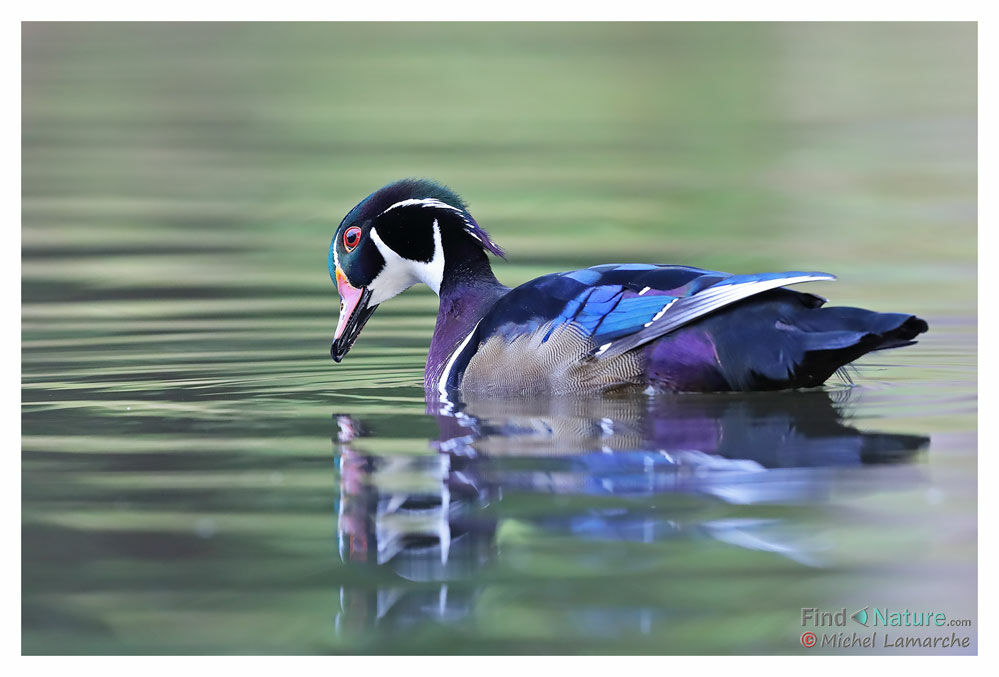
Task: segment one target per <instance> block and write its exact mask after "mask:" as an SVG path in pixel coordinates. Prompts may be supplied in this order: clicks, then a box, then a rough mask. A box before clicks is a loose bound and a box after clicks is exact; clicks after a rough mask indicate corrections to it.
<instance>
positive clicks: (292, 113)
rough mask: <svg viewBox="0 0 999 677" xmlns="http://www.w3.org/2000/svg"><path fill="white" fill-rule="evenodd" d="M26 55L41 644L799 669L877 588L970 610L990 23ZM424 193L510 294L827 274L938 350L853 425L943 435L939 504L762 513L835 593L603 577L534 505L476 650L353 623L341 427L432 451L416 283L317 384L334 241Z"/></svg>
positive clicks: (600, 30) (331, 311) (496, 580)
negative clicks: (814, 634)
mask: <svg viewBox="0 0 999 677" xmlns="http://www.w3.org/2000/svg"><path fill="white" fill-rule="evenodd" d="M22 40H23V65H22V70H23V89H22V153H23V155H22V212H23V217H22V228H21V240H22V328H21V331H22V400H23V404H22V431H23V432H22V446H23V451H22V553H23V554H22V596H23V603H22V648H23V650H24V651H25V652H26V653H66V652H71V653H75V652H79V653H122V652H123V653H136V652H138V653H147V652H154V653H178V652H195V653H202V652H209V653H214V652H221V653H230V652H253V653H256V652H264V653H269V652H279V653H284V652H295V653H298V652H357V651H360V652H369V651H370V652H418V653H424V652H432V653H436V652H443V653H455V652H482V651H485V652H522V651H556V652H642V653H688V652H695V653H697V652H709V653H743V652H749V653H755V652H795V651H803V649H801V647H800V645H797V644H796V643H797V635H796V634H794V630H795V628H796V627H797V625H796V613H797V608H798V607H801V606H805V605H809V604H815V605H816V606H823V605H826V606H832V607H834V608H839V606H840V605H841V604H842V605H847V603H848V601H849V602H859V603H861V604H860V605H861V606H863V604H865V603H868V602H864V600H865V599H869V598H870V597H871V595H872V594H873V593H875V592H877V593H879V594H881V595H882V599H885V598H887V599H891V600H893V601H894V602H896V603H898V604H900V605H904V604H910V605H915V604H917V603H920V604H923V603H926V604H931V603H932V604H937V605H938V606H941V607H945V608H946V609H947V610H951V609H953V610H954V613H955V615H956V616H964V617H972V618H973V617H975V614H976V606H975V597H976V583H975V578H976V574H977V566H976V556H977V551H976V543H975V540H976V526H975V520H976V469H975V464H976V447H975V434H976V426H977V423H976V391H977V377H976V368H977V354H976V347H975V344H976V340H977V320H976V307H977V297H976V293H977V292H976V278H977V269H976V180H977V167H976V162H977V158H976V144H977V138H976V106H977V89H976V79H977V72H976V49H977V40H976V29H975V26H974V25H973V24H797V23H786V24H626V23H625V24H532V25H521V24H460V23H458V24H392V23H388V24H159V25H153V24H127V23H124V24H75V25H73V24H25V25H24V27H23V33H22ZM405 176H423V177H431V178H435V179H437V180H440V181H443V182H445V183H447V184H449V185H451V186H452V187H453V188H455V189H456V190H458V191H459V192H460V193H461V194H462V195H464V196H465V197H466V198H467V200H468V201H469V203H470V206H471V211H472V213H473V214H474V215H475V217H476V219H477V220H478V221H479V222H480V223H481V224H482V225H483V226H484V227H486V228H487V229H488V230H489V231H490V233H491V234H492V235H493V237H494V239H496V240H497V241H498V242H499V243H500V244H501V245H502V246H503V247H504V248H505V249H506V250H507V252H508V258H509V262H508V263H498V264H497V266H496V270H497V274H498V276H499V277H500V279H501V280H502V281H504V282H505V283H506V284H510V285H513V284H517V283H520V282H523V281H526V280H528V279H531V278H532V277H535V276H537V275H539V274H542V273H545V272H550V271H552V270H564V269H571V268H578V267H583V266H587V265H594V264H599V263H607V262H626V261H654V262H662V263H685V264H690V265H697V266H701V267H704V268H710V269H718V270H727V271H731V272H755V271H770V270H795V269H797V270H825V271H829V272H832V273H835V274H837V275H838V276H839V278H840V279H839V281H837V282H835V283H817V284H814V285H810V287H809V291H814V292H816V293H819V294H822V295H826V296H830V297H831V298H833V299H834V300H835V301H836V302H837V303H840V304H845V305H860V306H867V307H873V308H878V309H882V310H891V311H904V312H912V313H915V314H919V315H920V316H922V317H924V318H926V319H928V320H929V321H930V324H931V327H932V331H931V333H930V334H929V335H928V336H927V337H926V340H925V341H923V342H921V343H920V344H919V345H918V346H915V347H913V348H909V349H906V350H905V351H899V352H897V353H893V354H891V355H880V356H877V357H874V356H871V357H869V358H866V359H865V361H862V362H861V364H860V367H859V374H858V376H857V377H856V379H857V381H858V383H859V384H860V388H859V391H858V392H859V397H858V398H856V399H857V401H858V402H859V404H858V405H857V406H856V407H855V410H856V411H855V415H856V420H855V424H856V425H858V426H859V427H861V428H865V429H872V430H879V431H893V432H902V433H913V434H924V435H930V436H931V437H932V440H933V444H932V446H931V448H930V450H929V452H928V453H927V454H926V455H925V456H924V457H923V458H922V459H921V460H920V462H919V466H918V467H919V469H920V472H921V473H923V474H924V478H925V479H926V481H925V482H919V483H917V484H916V485H912V484H905V485H904V486H902V487H900V488H899V489H898V490H895V491H888V490H882V489H878V490H876V491H871V492H868V493H863V492H861V493H860V495H856V494H851V493H850V492H845V493H844V494H843V495H834V496H831V497H830V499H829V500H830V503H829V504H823V505H822V506H821V507H815V506H811V507H807V508H802V507H801V506H798V507H795V506H776V507H774V506H772V507H770V508H767V509H765V510H764V513H765V514H766V515H768V516H773V515H774V514H779V515H780V516H782V518H785V519H788V520H790V521H792V522H793V523H794V524H796V525H797V526H798V527H799V528H800V529H802V530H804V531H805V532H808V531H810V530H811V531H821V532H822V533H823V534H824V537H825V538H826V540H827V541H828V542H829V543H830V544H832V545H831V546H830V547H831V549H832V553H831V555H830V560H829V561H830V562H831V564H830V565H829V566H828V567H826V568H818V569H816V568H809V567H803V566H801V565H800V564H798V563H795V562H793V561H790V560H788V559H786V558H781V557H779V556H776V555H774V554H772V553H760V552H754V551H752V550H746V549H740V548H737V547H732V546H726V545H722V544H720V543H718V542H713V541H707V542H705V541H698V540H696V539H693V540H689V541H683V542H682V543H679V544H678V543H675V542H670V543H658V544H655V545H653V546H649V547H647V548H645V549H641V548H636V546H634V545H629V546H628V547H627V548H624V549H623V550H622V551H621V552H620V553H619V554H617V555H614V556H611V555H607V554H606V550H607V548H606V544H605V545H604V547H603V549H602V550H593V551H592V552H591V550H589V549H588V548H590V547H592V548H596V547H597V546H595V545H594V546H585V545H582V544H580V543H579V542H576V541H574V540H572V539H563V540H558V539H554V540H552V539H551V538H550V537H548V536H546V535H545V534H544V533H542V532H540V531H538V530H536V529H534V528H533V527H530V526H528V522H529V520H526V519H523V518H524V517H525V516H529V515H531V514H534V513H538V514H544V513H546V512H547V511H551V510H554V509H556V508H557V505H553V504H550V503H544V502H542V503H541V504H538V503H536V502H533V503H532V502H529V501H525V502H524V504H523V505H520V506H519V507H518V504H517V503H516V502H514V503H512V505H513V507H514V508H516V509H513V510H512V514H511V515H510V516H508V517H507V518H505V520H504V521H503V526H502V528H501V529H500V531H499V539H500V544H501V546H502V549H503V551H504V553H505V558H502V559H500V560H499V563H498V564H497V565H495V566H494V567H492V568H490V569H488V570H487V571H486V572H485V573H482V574H481V577H480V579H479V580H477V581H475V585H477V586H479V588H480V589H481V590H483V592H482V594H481V595H480V596H479V598H478V602H477V604H476V606H475V609H474V611H473V612H472V613H473V615H472V617H471V619H472V620H471V621H469V622H466V623H463V624H460V625H458V626H457V627H455V626H453V625H451V626H448V625H437V624H432V623H427V624H425V625H421V626H419V627H416V628H414V629H411V630H410V631H408V632H389V631H387V630H386V631H382V630H378V629H374V630H371V631H369V632H366V633H364V634H361V635H356V636H345V635H343V634H338V633H336V632H334V629H333V625H332V620H331V619H332V617H333V615H334V612H333V609H334V607H335V606H336V600H337V589H338V587H339V586H342V585H343V584H344V581H352V582H353V583H355V584H357V585H366V584H368V583H369V582H370V581H369V579H368V578H365V577H366V576H369V574H362V573H357V572H355V571H354V570H352V569H350V568H349V567H346V566H345V565H344V564H343V563H342V562H341V561H340V559H339V557H338V556H337V551H336V546H335V539H336V524H337V522H336V513H335V511H336V505H337V491H338V485H339V479H338V476H337V471H336V469H335V467H334V463H333V461H334V457H335V455H336V453H337V446H336V444H335V443H331V438H335V437H336V426H335V424H334V423H333V421H332V419H331V415H332V414H335V413H348V414H351V415H353V416H356V417H359V418H360V419H362V420H365V421H366V422H367V424H368V425H369V426H370V427H371V428H372V429H373V430H374V431H375V433H374V434H373V435H372V436H370V437H368V438H367V439H366V440H365V449H366V450H367V451H370V452H371V453H375V454H387V455H392V454H430V453H433V452H432V451H431V449H430V447H429V445H428V440H432V439H434V438H435V437H436V435H437V425H436V423H435V422H434V420H433V419H432V418H430V417H428V416H426V415H425V413H424V403H423V392H422V387H421V384H422V370H423V359H424V357H425V354H426V348H427V346H428V344H429V340H430V334H431V332H432V328H433V323H434V313H435V310H436V298H435V297H434V296H433V294H432V293H431V292H430V291H429V290H427V289H425V288H423V289H414V290H412V291H410V292H407V293H406V294H405V295H403V296H402V297H400V298H398V299H396V300H394V301H392V302H391V303H389V304H386V305H385V306H384V307H383V308H381V309H380V310H379V311H378V313H377V314H376V315H375V317H374V318H373V319H372V320H371V322H370V323H369V324H368V327H367V328H366V329H365V331H364V333H363V335H362V337H361V339H360V340H359V341H358V343H357V345H356V346H355V348H354V350H353V351H352V352H351V353H350V355H349V357H348V359H347V360H346V361H345V362H344V363H343V364H341V365H337V366H335V365H333V363H332V362H331V361H330V359H329V355H328V349H329V340H330V337H331V333H332V330H333V327H334V325H335V321H336V312H337V304H338V302H337V298H336V294H335V291H334V287H333V285H332V284H331V282H330V280H329V277H328V274H327V271H326V250H327V247H328V244H329V238H330V234H331V233H332V231H333V229H334V228H335V227H336V225H337V223H338V222H339V220H340V219H341V218H342V216H343V214H344V213H346V211H347V210H348V209H349V208H350V207H351V206H353V205H354V204H355V203H356V202H357V201H358V200H359V199H360V198H362V197H364V196H365V195H367V194H368V193H369V192H371V191H372V190H374V189H375V188H377V187H379V186H381V185H383V184H385V183H387V182H389V181H392V180H394V179H397V178H400V177H405ZM910 469H911V468H910ZM877 472H879V473H882V474H884V473H888V475H887V479H888V481H889V482H890V481H891V478H892V477H893V476H892V475H891V474H890V473H889V472H888V471H887V470H879V471H877ZM867 477H868V476H867V475H865V476H863V477H853V476H850V477H847V478H846V479H845V480H844V482H845V486H847V487H852V486H854V485H860V486H863V484H864V482H865V481H866V479H865V478H867ZM837 486H840V485H837ZM664 500H667V502H669V499H664ZM676 500H682V501H690V500H691V499H689V498H686V499H676ZM695 503H696V505H697V507H698V509H702V510H706V511H708V513H710V514H714V513H715V512H719V511H720V512H721V513H722V514H727V513H728V512H729V511H732V510H734V508H724V507H718V506H717V505H715V504H713V503H708V502H695ZM756 510H759V509H756ZM753 514H755V513H753ZM597 552H599V553H603V554H601V555H599V557H598V559H597V560H596V563H594V560H592V559H591V558H588V555H593V554H594V553H597ZM372 580H373V579H372ZM559 581H561V583H558V582H559ZM371 584H372V585H374V583H373V582H372V583H371ZM559 585H561V586H563V587H559ZM553 586H555V589H556V590H558V591H559V594H554V593H553V595H552V596H546V595H544V594H542V593H543V592H544V591H546V590H548V591H550V590H552V589H553ZM649 598H652V599H654V600H656V603H657V605H658V607H659V608H661V609H664V610H667V611H668V612H669V614H671V618H672V622H671V623H668V624H666V625H665V626H663V628H662V629H661V630H659V629H657V630H656V631H655V632H653V633H652V634H651V635H637V634H629V633H623V634H620V635H601V636H596V637H595V636H593V635H592V634H587V633H586V632H582V631H580V630H579V629H578V628H576V627H575V626H573V625H572V624H571V623H569V622H568V619H571V618H573V617H574V616H575V615H576V612H577V611H579V609H581V608H584V607H586V608H593V607H599V608H608V607H614V606H615V605H617V606H621V607H625V608H626V607H628V606H629V605H634V604H635V603H637V600H642V599H649ZM806 603H807V604H806ZM886 603H887V602H886ZM677 619H680V620H677ZM799 632H800V628H799Z"/></svg>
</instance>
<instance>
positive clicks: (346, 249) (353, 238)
mask: <svg viewBox="0 0 999 677" xmlns="http://www.w3.org/2000/svg"><path fill="white" fill-rule="evenodd" d="M487 251H488V252H491V253H493V254H495V255H497V256H503V252H502V250H501V249H500V248H499V247H498V246H497V245H496V244H495V243H494V242H493V241H492V240H491V239H490V238H489V235H488V234H487V233H486V231H485V230H483V229H482V228H480V227H479V225H478V224H477V223H476V222H475V220H474V219H473V218H472V215H471V214H469V213H468V210H467V208H466V205H465V203H464V202H463V201H462V199H461V198H460V197H458V195H457V194H455V193H454V192H453V191H451V190H449V189H448V188H446V187H444V186H442V185H440V184H437V183H434V182H432V181H426V180H416V179H406V180H403V181H397V182H396V183H392V184H389V185H388V186H385V187H384V188H381V189H380V190H377V191H375V192H374V193H372V194H371V195H369V196H368V197H366V198H364V200H362V201H361V202H360V203H358V205H357V206H356V207H354V208H353V209H351V210H350V212H349V213H348V214H347V216H345V217H344V219H343V221H341V222H340V225H339V226H338V227H337V229H336V233H334V235H333V241H332V242H331V243H330V250H329V261H328V265H329V272H330V277H331V278H332V279H333V281H334V282H335V283H336V286H337V291H338V292H339V293H340V319H339V321H338V322H337V326H336V332H335V334H334V335H333V344H332V345H331V346H330V355H331V356H332V357H333V360H334V361H336V362H339V361H340V360H342V359H343V357H344V355H346V354H347V351H349V350H350V348H351V346H352V345H353V344H354V341H355V340H356V339H357V336H358V335H359V334H360V333H361V329H363V328H364V324H365V323H366V322H367V321H368V319H369V318H370V317H371V315H372V314H373V313H374V312H375V309H376V308H377V307H378V305H379V304H381V303H382V302H384V301H387V300H389V299H390V298H392V297H393V296H396V295H397V294H400V293H402V292H404V291H405V290H407V289H409V288H410V287H412V286H413V285H414V284H417V283H419V282H423V283H424V284H426V285H427V286H429V287H430V288H431V289H433V290H434V292H435V293H437V294H440V292H441V286H442V285H443V284H445V281H446V280H447V279H449V278H453V277H454V276H456V275H461V274H462V272H470V273H474V271H475V270H476V269H477V268H480V267H481V266H482V265H484V266H485V269H486V270H488V269H489V263H488V260H487V257H486V254H485V252H487ZM490 275H491V272H490Z"/></svg>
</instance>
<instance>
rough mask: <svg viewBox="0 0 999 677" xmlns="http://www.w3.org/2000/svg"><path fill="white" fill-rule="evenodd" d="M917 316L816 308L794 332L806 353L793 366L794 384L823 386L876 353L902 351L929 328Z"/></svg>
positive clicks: (801, 316)
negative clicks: (891, 350) (834, 375)
mask: <svg viewBox="0 0 999 677" xmlns="http://www.w3.org/2000/svg"><path fill="white" fill-rule="evenodd" d="M928 328H929V327H928V325H927V324H926V322H925V321H924V320H922V319H920V318H918V317H916V316H914V315H905V314H901V313H876V312H873V311H870V310H864V309H863V308H844V307H840V308H835V307H834V308H816V309H814V310H808V311H805V312H802V313H800V314H798V315H797V317H795V319H794V325H793V326H789V327H788V329H789V330H790V331H791V332H801V336H800V338H801V340H802V344H801V345H802V348H803V354H802V356H801V358H800V360H799V361H798V363H797V364H796V365H795V366H794V367H793V376H792V380H793V385H794V386H796V387H810V386H816V385H821V384H822V383H824V382H825V380H826V379H828V378H829V377H830V376H831V375H832V374H833V373H834V372H835V371H836V370H837V369H839V368H840V367H842V366H844V365H846V364H848V363H850V362H853V361H854V360H856V359H857V358H859V357H860V356H862V355H865V354H867V353H869V352H871V351H874V350H887V349H889V348H901V347H902V346H908V345H912V344H913V343H915V341H914V340H913V339H914V338H915V337H916V336H918V335H919V334H922V333H923V332H925V331H926V330H927V329H928Z"/></svg>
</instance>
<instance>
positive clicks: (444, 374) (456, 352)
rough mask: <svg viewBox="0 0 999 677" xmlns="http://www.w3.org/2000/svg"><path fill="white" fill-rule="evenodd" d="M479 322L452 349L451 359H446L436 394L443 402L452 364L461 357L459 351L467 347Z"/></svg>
mask: <svg viewBox="0 0 999 677" xmlns="http://www.w3.org/2000/svg"><path fill="white" fill-rule="evenodd" d="M481 322H482V320H479V321H478V322H476V323H475V326H474V327H472V331H470V332H468V336H466V337H465V340H463V341H462V342H461V343H459V344H458V347H457V348H455V349H454V352H453V353H451V357H450V358H449V359H448V361H447V365H445V367H444V371H443V372H441V378H440V381H438V382H437V392H439V393H440V394H441V397H443V398H444V399H445V400H446V399H447V380H448V379H449V378H450V377H451V370H452V369H453V368H454V362H455V360H457V359H458V356H459V355H461V351H463V350H464V349H465V346H467V345H468V342H469V340H471V338H472V335H473V334H474V333H475V330H476V329H478V328H479V324H480V323H481Z"/></svg>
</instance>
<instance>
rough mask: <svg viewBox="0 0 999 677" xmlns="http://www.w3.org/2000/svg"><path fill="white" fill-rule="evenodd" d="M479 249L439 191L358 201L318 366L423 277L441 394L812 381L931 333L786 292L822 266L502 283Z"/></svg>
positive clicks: (482, 241) (345, 227)
mask: <svg viewBox="0 0 999 677" xmlns="http://www.w3.org/2000/svg"><path fill="white" fill-rule="evenodd" d="M490 256H493V257H499V258H503V259H505V254H504V252H503V250H502V249H501V248H500V247H499V245H497V244H496V243H495V242H494V241H493V239H492V238H491V237H490V235H489V234H488V233H487V232H486V230H485V229H484V228H482V227H481V226H480V225H479V224H478V223H477V222H476V220H475V219H474V218H473V217H472V215H471V213H469V210H468V205H467V204H466V202H465V201H464V200H463V199H462V198H461V197H460V196H459V195H458V194H457V193H455V192H454V191H453V190H451V189H450V188H448V187H446V186H444V185H443V184H440V183H438V182H435V181H431V180H427V179H403V180H400V181H396V182H394V183H391V184H389V185H386V186H384V187H382V188H380V189H378V190H376V191H375V192H373V193H371V194H370V195H368V196H367V197H366V198H364V199H363V200H361V201H360V202H359V203H358V204H357V205H356V206H354V208H353V209H351V210H350V211H349V212H348V213H347V215H346V216H345V217H344V218H343V220H342V221H341V222H340V225H339V226H338V227H337V229H336V231H335V233H334V235H333V239H332V241H331V243H330V247H329V256H328V262H327V265H328V268H329V274H330V278H331V279H332V280H333V282H334V283H335V284H336V287H337V291H338V293H339V296H340V314H339V319H338V321H337V325H336V330H335V332H334V336H333V341H332V344H331V346H330V355H331V357H332V358H333V360H334V361H335V362H337V363H339V362H341V361H342V360H343V359H344V356H345V355H346V354H347V353H348V351H349V350H350V349H351V347H352V346H353V345H354V343H355V341H356V340H357V338H358V336H359V335H360V333H361V330H362V329H363V328H364V326H365V324H366V323H367V322H368V320H369V319H370V318H371V316H372V314H373V313H374V312H375V310H376V309H377V308H378V306H380V305H381V304H382V303H384V302H386V301H388V300H390V299H392V298H393V297H395V296H397V295H398V294H400V293H402V292H403V291H405V290H407V289H409V288H410V287H412V286H414V285H416V284H420V283H422V284H425V285H427V286H428V287H430V288H431V289H432V290H433V291H434V292H435V293H436V294H437V296H438V297H439V299H440V305H439V308H438V312H437V322H436V324H435V327H434V332H433V336H432V338H431V341H430V347H429V351H428V353H427V360H426V369H425V371H424V388H425V390H426V391H427V393H428V395H430V394H433V395H434V396H440V397H443V398H447V397H448V396H449V395H454V394H457V395H461V394H462V393H469V394H471V393H474V394H477V395H480V396H481V395H486V396H526V395H569V394H601V393H609V392H616V391H619V390H623V389H630V388H637V389H639V390H642V391H646V392H649V393H654V392H730V391H755V390H783V389H800V388H815V387H819V386H822V385H823V384H824V383H825V382H826V381H827V380H828V379H829V378H830V377H831V376H832V375H833V374H835V373H836V372H838V371H839V372H841V373H842V370H843V368H844V367H845V366H846V365H849V364H850V363H851V362H853V361H855V360H857V359H858V358H860V357H861V356H863V355H865V354H867V353H869V352H871V351H875V350H884V349H889V348H899V347H903V346H908V345H911V344H913V343H915V340H914V339H915V338H916V337H917V336H918V335H919V334H921V333H923V332H925V331H927V329H928V325H927V323H926V322H925V321H924V320H922V319H920V318H919V317H916V316H915V315H911V314H905V313H881V312H876V311H872V310H866V309H863V308H853V307H845V306H827V305H826V302H827V301H826V299H824V298H822V297H821V296H817V295H815V294H811V293H808V292H802V291H796V290H792V289H788V288H787V287H788V286H790V285H797V284H800V283H805V282H813V281H824V280H834V279H835V276H833V275H830V274H828V273H823V272H809V271H787V272H770V273H751V274H730V273H723V272H718V271H713V270H705V269H701V268H696V267H691V266H684V265H668V264H649V263H618V264H604V265H598V266H593V267H590V268H582V269H579V270H571V271H566V272H558V273H550V274H547V275H542V276H541V277H538V278H536V279H533V280H530V281H529V282H526V283H524V284H521V285H520V286H517V287H514V288H510V287H507V286H505V285H503V284H501V283H500V282H499V281H498V280H497V278H496V276H495V275H494V273H493V270H492V266H491V264H490Z"/></svg>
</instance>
